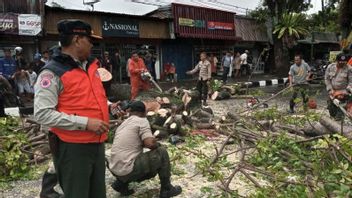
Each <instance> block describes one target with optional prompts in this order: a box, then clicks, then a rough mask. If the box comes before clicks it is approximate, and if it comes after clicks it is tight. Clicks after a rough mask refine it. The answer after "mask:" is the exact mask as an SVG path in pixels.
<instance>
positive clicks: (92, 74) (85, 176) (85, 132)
mask: <svg viewBox="0 0 352 198" xmlns="http://www.w3.org/2000/svg"><path fill="white" fill-rule="evenodd" d="M57 28H58V32H59V36H60V43H61V47H62V49H61V53H58V54H56V55H54V56H53V58H52V60H50V62H49V63H48V64H47V65H46V66H45V67H44V68H43V69H42V71H41V73H40V74H39V76H38V79H37V82H36V84H35V98H34V116H35V118H36V120H37V121H38V123H40V124H42V125H45V126H49V127H51V128H50V131H51V132H50V133H49V145H50V149H51V152H52V155H53V159H54V165H55V169H56V172H57V176H58V180H59V183H60V186H61V188H62V189H63V192H64V194H65V197H67V198H76V197H80V198H81V197H82V198H88V197H91V198H97V197H99V198H104V197H106V190H105V160H104V144H103V142H104V141H105V140H106V139H107V131H108V129H109V126H108V122H109V112H108V105H107V98H106V95H105V91H104V88H103V85H102V82H101V79H100V76H99V73H98V72H97V69H98V62H97V60H96V59H94V60H90V59H88V57H89V56H90V50H91V48H92V46H93V45H92V39H98V37H97V36H95V35H93V34H92V29H91V26H90V25H89V24H87V23H85V22H83V21H79V20H62V21H60V22H59V23H58V25H57Z"/></svg>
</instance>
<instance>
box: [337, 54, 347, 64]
mask: <svg viewBox="0 0 352 198" xmlns="http://www.w3.org/2000/svg"><path fill="white" fill-rule="evenodd" d="M348 58H349V57H348V55H347V54H344V53H340V54H338V55H337V56H336V60H337V61H346V62H347V61H348Z"/></svg>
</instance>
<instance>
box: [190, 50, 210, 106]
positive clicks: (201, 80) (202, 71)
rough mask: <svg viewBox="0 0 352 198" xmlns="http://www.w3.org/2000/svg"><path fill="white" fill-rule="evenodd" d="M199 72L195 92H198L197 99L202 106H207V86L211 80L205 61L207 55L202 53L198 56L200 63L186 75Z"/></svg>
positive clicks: (206, 61) (208, 66)
mask: <svg viewBox="0 0 352 198" xmlns="http://www.w3.org/2000/svg"><path fill="white" fill-rule="evenodd" d="M198 71H199V77H198V82H197V90H198V91H199V99H200V101H201V102H202V105H204V106H207V98H208V86H209V85H210V80H211V64H210V62H209V61H208V60H207V53H205V52H202V53H201V54H200V61H199V63H198V64H197V65H196V66H195V68H194V69H193V70H191V71H188V72H186V73H187V74H188V75H192V74H194V73H196V72H198Z"/></svg>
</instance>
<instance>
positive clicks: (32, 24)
mask: <svg viewBox="0 0 352 198" xmlns="http://www.w3.org/2000/svg"><path fill="white" fill-rule="evenodd" d="M41 30H42V23H41V18H40V16H39V15H35V14H20V15H18V34H19V35H27V36H35V35H38V34H39V33H40V32H41Z"/></svg>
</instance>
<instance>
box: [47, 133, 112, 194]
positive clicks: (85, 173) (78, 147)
mask: <svg viewBox="0 0 352 198" xmlns="http://www.w3.org/2000/svg"><path fill="white" fill-rule="evenodd" d="M51 143H52V142H50V144H51ZM52 148H53V147H52V145H51V150H52V153H53V158H54V165H55V169H56V173H57V177H58V180H59V184H60V186H61V188H62V190H63V192H64V195H65V198H77V197H79V198H97V197H99V198H106V189H105V157H104V155H105V154H104V144H103V143H90V144H76V143H66V142H63V141H61V140H59V141H58V143H57V147H56V149H55V150H54V152H53V149H52Z"/></svg>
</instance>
